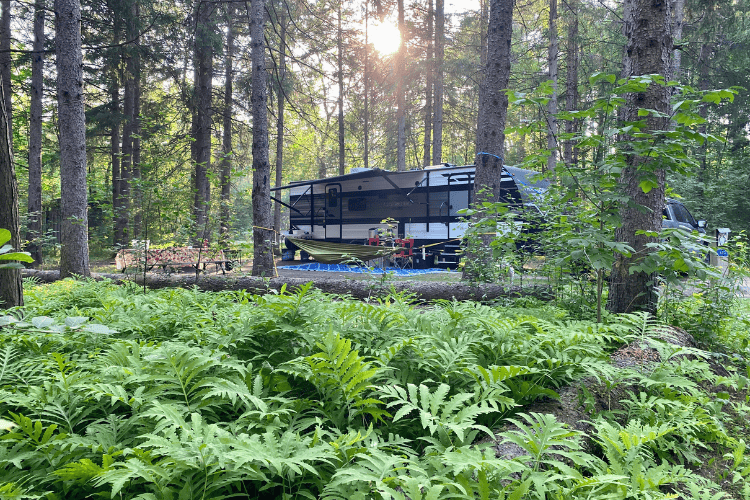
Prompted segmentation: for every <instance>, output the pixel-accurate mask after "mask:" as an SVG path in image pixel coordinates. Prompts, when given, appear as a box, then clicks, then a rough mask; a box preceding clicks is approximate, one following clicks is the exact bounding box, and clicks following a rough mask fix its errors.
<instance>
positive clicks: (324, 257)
mask: <svg viewBox="0 0 750 500" xmlns="http://www.w3.org/2000/svg"><path fill="white" fill-rule="evenodd" d="M286 239H287V241H289V242H291V243H293V244H294V245H296V246H298V247H299V248H300V249H302V250H304V251H305V252H307V253H309V254H310V255H312V256H313V258H314V259H315V260H317V261H318V262H322V263H323V264H338V263H340V262H344V261H347V260H359V261H362V262H367V261H368V260H372V259H377V258H378V257H384V256H386V255H390V254H392V253H395V252H400V251H402V250H403V248H401V247H381V246H368V245H351V244H348V243H330V242H327V241H316V240H302V239H298V238H290V237H288V236H287V238H286Z"/></svg>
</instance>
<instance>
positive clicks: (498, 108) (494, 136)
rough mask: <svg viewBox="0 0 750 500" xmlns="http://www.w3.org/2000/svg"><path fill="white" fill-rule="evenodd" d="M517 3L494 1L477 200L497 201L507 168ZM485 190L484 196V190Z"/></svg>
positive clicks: (481, 105) (479, 138)
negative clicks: (505, 147)
mask: <svg viewBox="0 0 750 500" xmlns="http://www.w3.org/2000/svg"><path fill="white" fill-rule="evenodd" d="M513 3H514V2H513V0H491V2H490V20H489V28H488V37H487V38H488V39H487V47H488V49H487V67H486V69H485V84H484V85H485V91H484V94H483V97H484V102H481V103H479V127H478V128H479V132H478V134H477V149H478V151H477V158H476V166H477V167H476V174H475V178H474V189H475V191H474V192H475V196H476V198H475V199H476V201H497V200H498V199H499V195H500V176H501V174H502V167H503V153H504V151H503V143H504V142H505V119H506V116H507V113H508V96H507V95H506V94H505V92H503V89H506V88H508V82H509V81H510V42H511V35H512V33H513V26H512V25H513ZM482 190H484V193H482V192H481V191H482Z"/></svg>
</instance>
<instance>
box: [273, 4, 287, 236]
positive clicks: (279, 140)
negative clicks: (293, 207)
mask: <svg viewBox="0 0 750 500" xmlns="http://www.w3.org/2000/svg"><path fill="white" fill-rule="evenodd" d="M279 24H280V26H279V30H280V32H279V67H278V71H277V72H276V75H277V78H278V82H277V83H278V89H279V90H278V92H277V95H276V168H275V170H276V179H275V184H274V185H275V186H276V187H280V186H281V185H282V182H283V176H282V174H283V170H284V169H283V166H284V84H285V83H286V82H285V81H286V15H285V11H283V10H282V14H281V16H280V17H279ZM277 193H278V191H277ZM279 196H280V195H279ZM273 230H274V235H275V236H276V242H277V244H280V243H281V241H280V240H281V204H280V203H274V206H273Z"/></svg>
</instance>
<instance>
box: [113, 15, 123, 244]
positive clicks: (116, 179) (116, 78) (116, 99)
mask: <svg viewBox="0 0 750 500" xmlns="http://www.w3.org/2000/svg"><path fill="white" fill-rule="evenodd" d="M110 12H111V13H112V16H113V18H114V20H113V23H114V29H113V33H114V34H113V37H112V44H113V45H115V46H117V45H119V44H120V29H121V27H120V16H119V15H118V13H117V12H116V11H115V10H114V9H112V10H111V11H110ZM121 62H122V50H119V51H117V52H116V53H115V54H114V55H112V61H111V62H110V65H111V68H110V69H111V74H112V76H111V77H110V82H111V84H112V87H111V88H110V96H111V99H112V108H111V113H112V116H113V120H112V130H111V131H110V155H111V157H112V242H113V243H114V244H115V246H122V245H124V244H125V241H124V240H125V238H124V234H123V233H122V232H121V231H118V217H119V213H120V204H121V203H122V196H121V194H120V178H121V177H122V170H121V164H122V151H121V150H120V113H121V105H120V80H121V79H122V72H121V71H120V68H119V66H120V64H121Z"/></svg>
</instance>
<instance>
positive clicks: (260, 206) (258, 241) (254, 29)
mask: <svg viewBox="0 0 750 500" xmlns="http://www.w3.org/2000/svg"><path fill="white" fill-rule="evenodd" d="M250 5H251V6H250V10H251V12H250V38H251V40H252V41H251V44H252V56H251V57H252V65H253V75H252V87H253V90H252V97H251V99H250V100H251V103H252V112H253V246H254V248H253V272H252V274H253V276H269V277H270V276H272V275H273V231H271V229H270V228H271V225H272V224H273V219H272V217H271V183H270V176H271V167H270V164H269V162H268V115H267V110H266V101H267V93H266V78H267V77H266V50H265V49H266V46H265V39H264V30H265V25H266V17H265V14H266V9H265V7H266V0H252V2H251V4H250Z"/></svg>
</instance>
